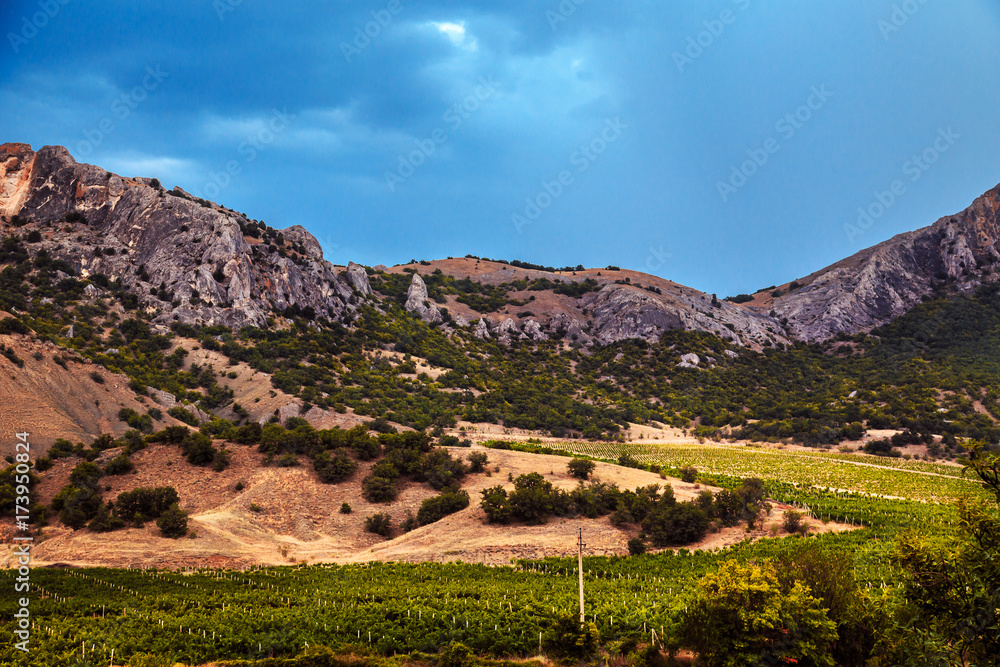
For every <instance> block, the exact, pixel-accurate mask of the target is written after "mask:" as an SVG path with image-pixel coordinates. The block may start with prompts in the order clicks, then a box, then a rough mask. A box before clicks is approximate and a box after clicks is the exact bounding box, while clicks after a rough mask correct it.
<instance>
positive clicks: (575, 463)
mask: <svg viewBox="0 0 1000 667" xmlns="http://www.w3.org/2000/svg"><path fill="white" fill-rule="evenodd" d="M567 467H568V469H569V474H570V475H572V476H573V477H576V478H577V479H587V478H589V477H590V473H592V472H594V468H595V467H597V464H595V463H594V462H593V461H589V460H587V459H583V458H578V457H574V458H573V459H571V460H570V462H569V465H568V466H567Z"/></svg>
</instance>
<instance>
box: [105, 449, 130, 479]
mask: <svg viewBox="0 0 1000 667" xmlns="http://www.w3.org/2000/svg"><path fill="white" fill-rule="evenodd" d="M133 470H135V464H134V463H132V460H131V459H130V458H129V457H127V456H126V455H124V454H119V455H118V456H116V457H115V458H113V459H111V460H110V461H108V464H107V465H106V466H104V474H105V475H124V474H126V473H130V472H132V471H133Z"/></svg>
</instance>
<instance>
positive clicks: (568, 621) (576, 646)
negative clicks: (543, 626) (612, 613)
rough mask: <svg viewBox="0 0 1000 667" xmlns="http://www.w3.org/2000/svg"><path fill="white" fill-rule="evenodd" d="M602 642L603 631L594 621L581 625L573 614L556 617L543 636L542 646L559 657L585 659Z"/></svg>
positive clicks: (590, 655) (550, 653) (547, 651)
mask: <svg viewBox="0 0 1000 667" xmlns="http://www.w3.org/2000/svg"><path fill="white" fill-rule="evenodd" d="M600 642H601V633H600V631H599V630H598V629H597V626H596V625H594V624H593V623H585V624H584V625H583V627H581V626H580V619H579V618H578V617H577V616H573V615H572V614H564V615H561V616H558V617H556V619H555V620H554V621H553V623H552V625H551V626H550V627H549V630H548V632H546V633H545V634H544V635H543V637H542V648H543V649H544V650H545V652H546V653H547V654H549V655H553V656H555V657H557V658H572V659H576V660H583V659H586V658H590V657H592V656H593V655H594V654H595V653H596V652H597V648H598V646H599V645H600Z"/></svg>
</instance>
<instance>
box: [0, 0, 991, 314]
mask: <svg viewBox="0 0 1000 667" xmlns="http://www.w3.org/2000/svg"><path fill="white" fill-rule="evenodd" d="M152 4H153V3H142V2H134V1H133V2H110V1H103V2H102V1H95V2H82V1H80V0H42V1H41V2H39V1H38V0H36V1H35V2H19V1H14V2H9V1H8V2H5V3H3V7H2V8H0V28H2V33H3V36H4V39H3V43H2V44H0V53H2V54H3V55H2V57H0V129H2V135H0V141H22V142H27V143H30V144H32V145H33V146H34V147H36V148H38V147H40V146H42V145H46V144H60V145H65V146H67V147H68V148H69V149H70V152H71V153H72V154H73V155H74V157H76V158H77V159H78V160H80V161H83V162H91V163H95V164H100V165H102V166H104V167H106V168H108V169H111V170H113V171H116V172H119V173H123V174H125V175H131V176H155V177H158V178H159V179H160V180H161V181H162V182H163V183H164V185H166V186H167V187H172V186H174V185H179V186H181V187H183V188H184V189H186V190H189V191H191V192H194V193H196V194H199V195H201V196H205V197H207V198H210V199H213V200H216V201H219V202H220V203H222V204H225V205H226V206H229V207H231V208H234V209H236V210H239V211H243V212H246V213H247V214H248V215H250V216H251V217H253V218H259V219H262V220H264V221H266V222H267V223H268V224H269V225H272V226H275V227H286V226H289V225H293V224H301V225H303V226H305V227H306V228H307V229H309V230H310V231H311V232H312V233H313V234H314V235H315V236H316V237H317V238H318V239H320V241H321V243H322V244H323V246H324V248H325V251H326V254H327V258H328V259H330V260H331V261H335V262H338V263H345V262H346V261H347V260H354V261H357V262H360V263H364V264H368V265H373V264H378V263H385V264H393V263H399V262H405V261H408V260H409V259H411V258H417V259H425V258H426V259H433V258H439V257H445V256H449V255H455V256H457V255H464V254H466V253H472V254H475V255H480V256H488V257H495V258H506V259H522V260H526V261H532V262H537V263H544V264H552V265H576V264H584V265H587V266H605V265H608V264H617V265H620V266H623V267H629V268H634V269H638V270H645V271H649V272H652V273H656V274H658V275H661V276H664V277H667V278H670V279H673V280H677V281H679V282H682V283H685V284H689V285H692V286H694V287H698V288H700V289H704V290H707V291H709V292H716V293H718V294H720V295H728V294H735V293H739V292H748V291H753V290H755V289H758V288H761V287H766V286H768V285H771V284H775V283H782V282H786V281H789V280H792V279H794V278H797V277H801V276H803V275H806V274H808V273H810V272H812V271H813V270H816V269H818V268H820V267H822V266H825V265H827V264H829V263H832V262H834V261H836V260H838V259H840V258H842V257H844V256H846V255H849V254H852V253H854V252H856V251H858V250H860V249H862V248H864V247H866V246H869V245H873V244H875V243H878V242H879V241H882V240H884V239H886V238H889V237H890V236H892V235H893V234H896V233H899V232H902V231H907V230H911V229H915V228H917V227H921V226H924V225H927V224H930V223H932V222H933V221H934V220H936V219H937V218H939V217H941V216H943V215H948V214H951V213H955V212H957V211H959V210H961V209H963V208H965V207H966V206H967V205H969V204H970V203H971V202H972V200H973V199H974V198H975V197H977V196H978V195H980V194H982V193H983V192H984V191H986V190H987V189H989V188H991V187H993V186H994V185H996V184H997V183H998V182H1000V150H998V148H1000V113H998V111H997V110H998V109H1000V68H998V67H997V66H996V65H997V63H998V62H1000V3H997V2H995V1H987V0H968V1H967V2H962V3H945V2H943V1H942V0H923V1H921V0H905V1H903V2H892V1H888V0H814V1H811V2H804V1H801V2H789V1H788V0H784V1H783V2H778V1H777V0H772V1H766V0H712V1H704V2H686V3H680V2H651V1H642V0H617V1H615V2H610V1H604V2H598V1H596V0H563V1H562V2H559V1H558V0H551V1H544V0H543V1H540V2H526V1H522V0H507V1H505V2H503V3H485V2H468V1H461V0H440V1H437V2H434V1H429V2H416V1H415V0H414V1H409V0H371V1H369V0H365V1H364V2H309V1H306V2H296V3H267V2H261V1H257V0H214V1H213V0H199V1H197V2H195V1H189V0H174V1H172V2H169V3H156V4H162V5H167V6H166V7H162V6H161V7H153V6H147V5H152ZM366 32H367V33H368V35H366V34H365V33H366ZM369 35H373V36H369ZM913 158H917V159H916V160H914V159H913ZM894 184H895V190H896V192H895V193H893V189H894ZM880 193H881V194H880ZM880 199H881V203H880V201H879V200H880ZM859 208H860V209H863V210H867V211H869V212H870V216H871V217H869V218H867V219H862V223H863V225H862V226H859V225H858V224H857V220H858V218H859V215H860V214H859Z"/></svg>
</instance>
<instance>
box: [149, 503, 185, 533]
mask: <svg viewBox="0 0 1000 667" xmlns="http://www.w3.org/2000/svg"><path fill="white" fill-rule="evenodd" d="M187 525H188V513H187V512H185V511H184V510H182V509H181V508H180V507H179V506H178V505H177V503H174V504H173V505H171V506H170V507H169V508H167V511H166V512H164V513H163V514H161V515H160V518H159V519H157V520H156V527H157V528H159V529H160V532H162V533H163V536H164V537H172V538H177V537H182V536H184V535H186V534H187Z"/></svg>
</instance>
